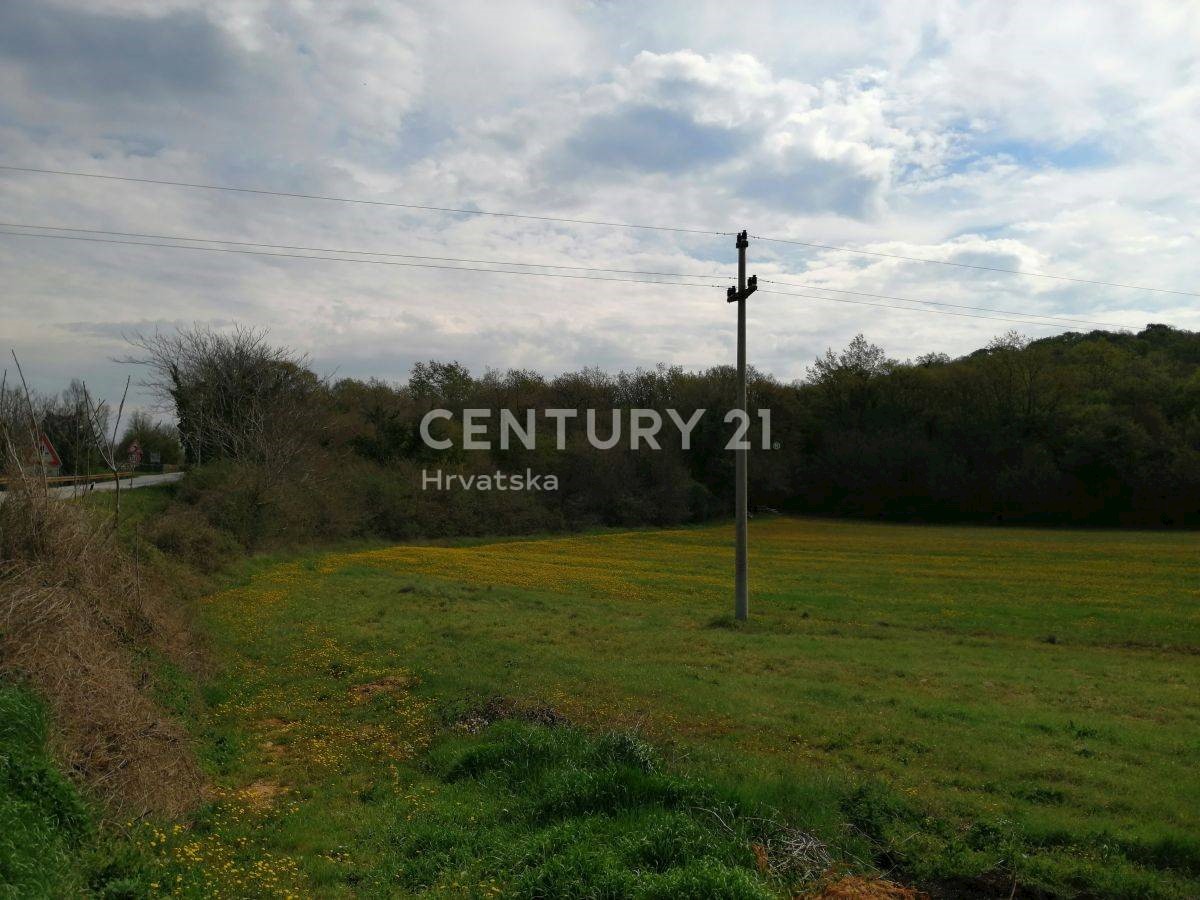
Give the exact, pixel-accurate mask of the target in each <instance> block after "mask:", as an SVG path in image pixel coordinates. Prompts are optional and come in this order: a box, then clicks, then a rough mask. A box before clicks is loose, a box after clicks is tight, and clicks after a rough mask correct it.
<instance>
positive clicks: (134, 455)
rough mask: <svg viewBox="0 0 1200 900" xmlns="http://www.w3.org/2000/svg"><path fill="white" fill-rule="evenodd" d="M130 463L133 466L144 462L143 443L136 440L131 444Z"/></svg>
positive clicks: (129, 451)
mask: <svg viewBox="0 0 1200 900" xmlns="http://www.w3.org/2000/svg"><path fill="white" fill-rule="evenodd" d="M128 454H129V463H130V465H133V466H138V465H141V462H142V445H141V444H139V443H138V442H137V441H134V442H133V443H132V444H130V445H129V450H128Z"/></svg>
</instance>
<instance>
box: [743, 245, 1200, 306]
mask: <svg viewBox="0 0 1200 900" xmlns="http://www.w3.org/2000/svg"><path fill="white" fill-rule="evenodd" d="M750 236H751V237H752V238H754V239H755V240H759V241H768V242H770V243H773V244H795V245H796V246H799V247H814V248H816V249H818V250H837V251H839V252H841V253H861V254H863V255H865V256H882V257H885V258H887V259H903V260H907V261H908V262H919V263H930V264H932V265H937V266H955V267H957V268H959V269H978V270H980V271H983V272H1003V273H1005V274H1007V275H1024V276H1026V277H1028V278H1052V279H1054V280H1055V281H1073V282H1076V283H1078V284H1094V285H1099V286H1101V287H1116V288H1128V289H1130V290H1134V291H1153V292H1154V293H1157V294H1178V295H1180V296H1182V297H1200V292H1197V291H1177V290H1173V289H1171V288H1159V287H1147V286H1146V285H1143V284H1124V283H1122V282H1119V281H1098V280H1095V279H1092V278H1075V277H1073V276H1070V275H1052V274H1050V273H1049V272H1022V271H1021V270H1020V269H1004V268H1000V267H999V266H980V265H974V264H972V263H962V262H951V261H950V260H945V259H928V258H927V257H923V256H903V255H902V254H899V253H883V252H882V251H879V250H860V249H857V248H854V247H834V246H831V245H830V244H816V243H813V242H811V241H795V240H792V239H790V238H772V237H763V236H762V235H760V234H752V235H750Z"/></svg>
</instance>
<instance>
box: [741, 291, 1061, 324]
mask: <svg viewBox="0 0 1200 900" xmlns="http://www.w3.org/2000/svg"><path fill="white" fill-rule="evenodd" d="M818 290H820V289H819V288H818ZM758 292H759V293H760V294H775V295H776V296H779V297H804V298H806V299H809V300H828V301H829V302H830V303H852V304H854V305H855V306H874V307H876V308H878V309H896V310H900V311H901V312H916V313H928V314H930V315H934V316H954V317H955V318H958V319H989V320H991V321H994V322H1010V323H1012V324H1015V325H1041V326H1044V327H1046V328H1060V329H1062V330H1063V331H1071V330H1072V329H1071V328H1070V327H1068V326H1066V325H1058V324H1055V323H1054V322H1031V321H1030V320H1029V319H1008V318H1004V317H1002V316H976V315H972V314H970V313H954V312H946V311H944V310H940V309H921V308H920V307H916V306H891V305H890V304H887V303H871V302H870V301H869V300H849V299H847V298H845V297H822V296H820V295H819V294H800V293H796V292H794V291H772V290H767V289H764V288H759V289H758Z"/></svg>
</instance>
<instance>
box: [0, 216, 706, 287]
mask: <svg viewBox="0 0 1200 900" xmlns="http://www.w3.org/2000/svg"><path fill="white" fill-rule="evenodd" d="M0 227H2V228H28V229H30V230H32V231H72V232H78V233H80V234H103V235H109V236H110V237H131V238H150V239H153V240H162V241H189V242H197V243H207V244H229V245H232V246H235V247H266V248H267V249H270V250H304V251H311V252H313V253H348V254H351V255H354V256H386V257H394V258H397V259H429V260H434V261H435V262H457V263H482V264H484V265H492V266H524V267H528V268H535V269H570V270H572V271H578V272H613V273H617V274H623V275H660V276H662V277H664V278H724V277H725V276H723V275H722V274H721V273H720V272H707V273H689V272H647V271H643V270H640V269H608V268H604V267H603V266H563V265H555V264H554V263H526V262H514V261H512V260H504V259H471V258H465V257H458V256H426V255H424V254H420V253H391V252H384V251H380V250H348V249H345V248H333V247H306V246H302V245H297V244H266V243H263V242H261V241H227V240H225V239H224V238H206V237H184V236H182V235H177V234H144V233H141V232H136V231H110V230H108V229H104V228H68V227H66V226H63V225H27V224H25V223H24V222H0ZM46 237H56V235H46Z"/></svg>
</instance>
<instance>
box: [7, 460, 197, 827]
mask: <svg viewBox="0 0 1200 900" xmlns="http://www.w3.org/2000/svg"><path fill="white" fill-rule="evenodd" d="M145 574H146V573H145V572H139V571H137V569H136V568H135V565H134V561H133V560H131V559H130V558H129V556H128V555H127V554H126V553H125V552H124V551H123V550H122V549H121V547H120V546H119V542H118V541H117V539H116V536H115V534H114V529H113V528H112V521H111V520H110V519H108V520H106V519H102V518H101V517H100V516H99V515H97V514H96V513H94V512H91V511H89V510H88V509H86V508H85V507H84V506H83V505H82V504H79V503H75V502H71V501H67V500H59V499H55V498H53V497H48V496H47V493H46V491H45V489H44V487H43V486H42V484H41V483H40V479H39V480H37V482H35V481H34V480H33V479H29V480H26V481H25V482H24V483H23V484H21V483H18V484H16V485H14V486H13V489H12V490H10V491H9V492H8V495H7V498H6V500H5V502H4V503H0V673H3V674H6V675H9V676H11V677H17V678H20V679H22V680H24V681H25V682H26V683H28V684H29V685H30V687H32V688H33V689H34V690H35V691H37V692H38V693H39V694H40V695H41V696H42V697H43V698H45V700H46V701H48V702H49V704H50V706H51V709H52V711H53V714H54V715H53V721H54V729H53V742H54V749H55V751H56V753H57V755H58V757H59V759H60V760H61V762H62V763H63V765H64V766H65V767H66V769H67V770H68V771H69V772H70V773H71V774H72V775H73V776H74V777H75V778H77V779H78V780H79V781H81V782H83V783H84V784H86V785H87V786H89V787H90V788H91V789H92V791H93V792H94V793H95V794H96V795H98V797H99V798H100V799H101V801H102V802H103V803H105V804H106V805H107V806H108V808H109V809H110V810H112V811H114V812H121V813H123V814H130V815H144V814H148V813H161V814H166V815H175V814H178V813H180V812H182V811H183V810H184V809H186V808H187V807H188V806H189V805H190V804H191V803H192V802H193V801H194V800H195V799H196V798H197V797H198V796H199V794H200V792H201V789H202V785H203V780H202V777H201V773H200V769H199V767H198V765H197V763H196V760H195V756H194V754H193V751H192V747H191V746H190V743H189V741H188V738H187V735H186V732H185V731H184V729H183V728H182V727H181V726H180V725H179V723H178V722H176V721H173V720H172V719H171V717H170V716H169V715H167V713H166V712H165V711H164V710H163V709H162V707H161V706H160V705H159V704H158V703H156V702H155V700H154V699H153V698H152V696H151V695H150V692H151V690H152V688H151V685H152V684H153V683H154V668H153V667H154V662H153V661H154V660H156V659H157V660H169V661H171V662H172V663H175V664H182V665H184V666H185V667H188V664H189V661H191V660H195V659H197V658H198V655H197V654H196V652H195V649H194V647H193V646H192V644H191V639H190V637H189V630H188V629H187V628H186V627H185V622H184V620H183V618H182V616H181V615H180V614H179V612H178V610H177V609H173V608H172V607H171V606H170V605H169V604H168V603H166V602H164V600H163V594H164V592H163V591H162V590H155V589H154V587H153V586H152V585H151V584H148V583H147V579H146V577H145ZM160 588H161V585H160Z"/></svg>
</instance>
